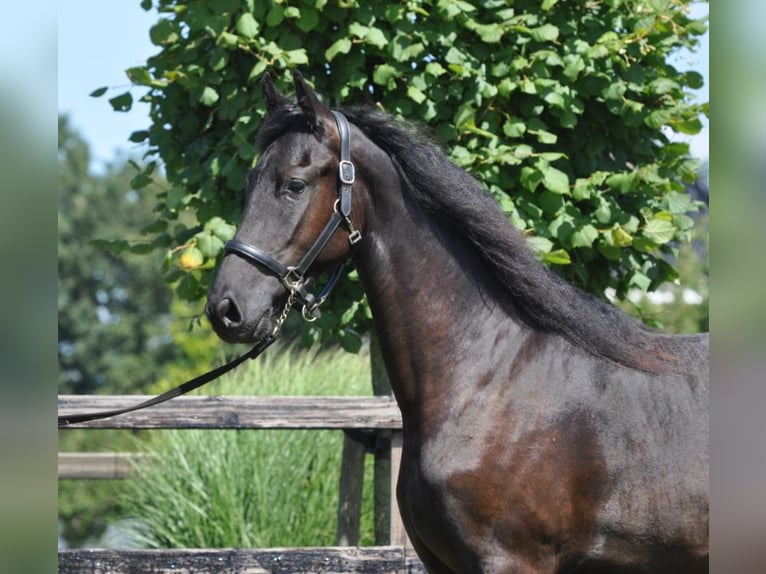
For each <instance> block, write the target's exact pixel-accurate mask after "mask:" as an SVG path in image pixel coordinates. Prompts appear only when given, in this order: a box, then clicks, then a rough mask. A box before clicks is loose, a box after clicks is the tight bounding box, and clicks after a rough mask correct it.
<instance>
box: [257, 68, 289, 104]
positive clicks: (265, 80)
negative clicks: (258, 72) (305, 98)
mask: <svg viewBox="0 0 766 574" xmlns="http://www.w3.org/2000/svg"><path fill="white" fill-rule="evenodd" d="M261 88H262V89H263V99H264V100H265V101H266V111H267V112H268V113H271V112H273V111H274V110H276V109H277V108H280V107H282V106H284V105H286V104H288V103H290V100H288V99H287V98H286V97H285V96H284V95H283V94H282V92H280V91H279V90H278V89H277V88H276V86H274V80H273V79H272V77H271V74H269V73H268V72H266V73H265V74H263V77H262V78H261Z"/></svg>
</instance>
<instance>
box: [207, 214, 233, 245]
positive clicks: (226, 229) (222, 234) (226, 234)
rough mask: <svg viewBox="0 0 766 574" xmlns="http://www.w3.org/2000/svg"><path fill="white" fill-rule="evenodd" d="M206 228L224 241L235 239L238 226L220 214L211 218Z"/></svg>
mask: <svg viewBox="0 0 766 574" xmlns="http://www.w3.org/2000/svg"><path fill="white" fill-rule="evenodd" d="M204 229H205V231H209V232H210V233H212V234H213V235H215V236H216V237H218V238H219V239H221V240H222V241H228V240H229V239H233V238H234V234H235V233H236V231H237V228H236V227H235V226H234V225H231V224H230V223H227V222H226V221H225V220H224V219H223V218H222V217H218V216H216V217H213V218H211V219H210V220H209V221H208V222H207V223H205V227H204Z"/></svg>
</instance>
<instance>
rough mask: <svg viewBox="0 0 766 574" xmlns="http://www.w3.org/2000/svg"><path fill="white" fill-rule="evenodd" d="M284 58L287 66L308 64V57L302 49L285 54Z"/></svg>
mask: <svg viewBox="0 0 766 574" xmlns="http://www.w3.org/2000/svg"><path fill="white" fill-rule="evenodd" d="M285 58H286V59H287V63H288V64H292V65H294V66H302V65H303V64H308V63H309V57H308V54H306V50H305V49H304V48H299V49H297V50H290V51H288V52H285Z"/></svg>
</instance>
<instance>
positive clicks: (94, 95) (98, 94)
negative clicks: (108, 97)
mask: <svg viewBox="0 0 766 574" xmlns="http://www.w3.org/2000/svg"><path fill="white" fill-rule="evenodd" d="M108 89H109V88H108V87H106V86H104V87H103V88H99V89H97V90H93V91H92V92H91V93H90V97H91V98H100V97H101V96H103V95H104V94H105V93H106V91H107V90H108Z"/></svg>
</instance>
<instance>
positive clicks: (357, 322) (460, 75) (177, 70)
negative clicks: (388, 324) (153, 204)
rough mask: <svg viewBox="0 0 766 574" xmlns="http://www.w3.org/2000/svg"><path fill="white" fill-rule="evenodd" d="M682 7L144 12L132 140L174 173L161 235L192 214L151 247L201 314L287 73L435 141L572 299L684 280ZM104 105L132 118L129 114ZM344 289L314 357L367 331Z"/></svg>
mask: <svg viewBox="0 0 766 574" xmlns="http://www.w3.org/2000/svg"><path fill="white" fill-rule="evenodd" d="M689 3H690V2H689V0H596V1H593V2H584V1H578V0H560V1H559V0H543V1H542V2H533V1H532V0H517V1H514V2H506V1H504V0H457V1H453V0H408V1H406V2H377V1H371V0H338V1H328V0H284V1H276V0H269V1H255V0H209V1H207V2H189V1H185V0H158V1H157V2H154V3H153V2H152V1H151V0H144V1H143V2H142V6H143V7H144V8H145V9H147V10H148V9H151V8H152V6H153V5H156V7H157V9H158V11H159V13H160V14H161V18H160V19H159V21H158V22H157V24H155V25H154V26H153V27H152V29H151V31H150V35H151V39H152V41H153V42H154V43H155V44H156V45H157V46H158V47H159V48H160V51H159V53H158V54H157V55H155V56H153V57H151V58H150V59H149V60H148V61H147V63H146V64H145V65H143V66H138V67H134V68H131V69H129V70H128V71H127V73H128V76H129V77H130V79H131V80H132V81H133V83H134V84H136V85H140V86H146V87H148V88H149V91H148V94H147V95H146V96H145V99H146V100H147V101H148V102H149V103H150V104H151V119H152V124H151V126H149V127H148V129H146V130H141V131H138V132H135V133H134V134H133V135H132V136H131V138H132V139H133V140H134V141H148V143H149V145H150V151H149V155H150V156H152V157H154V158H156V159H159V160H161V161H162V162H163V163H164V166H165V168H166V172H167V178H168V182H169V186H170V187H169V189H168V190H167V192H166V193H164V194H163V195H162V197H161V199H160V201H161V209H160V211H159V212H158V218H159V221H160V222H162V223H163V224H164V223H169V222H173V221H176V220H177V218H178V217H179V215H180V214H182V213H184V212H191V213H193V214H194V216H195V218H196V220H197V222H198V223H199V226H197V227H194V228H191V229H190V228H187V227H185V226H178V225H176V226H175V227H174V228H172V229H171V228H170V227H169V226H166V227H164V228H163V229H162V230H160V231H158V235H157V240H159V243H166V244H168V245H170V246H171V248H172V247H174V246H180V245H186V246H188V250H189V251H188V257H187V259H186V260H185V262H186V265H185V266H184V267H185V269H183V270H180V269H179V267H178V266H177V265H176V266H173V265H169V266H168V272H167V277H166V278H167V280H168V281H171V282H174V283H175V285H176V290H177V292H178V294H179V295H180V296H181V297H183V298H187V299H190V300H198V299H201V298H203V297H204V295H205V292H206V290H207V287H208V285H209V284H210V282H211V279H212V276H213V269H214V267H215V265H216V262H217V260H218V258H219V257H220V255H221V252H222V247H223V243H224V241H225V240H226V239H228V238H229V237H230V236H231V234H232V233H233V227H232V224H234V223H236V222H237V220H238V217H239V211H240V205H241V199H242V190H243V182H244V178H245V174H246V173H247V171H248V170H249V169H250V168H251V167H253V166H254V165H255V162H256V161H257V153H256V149H255V146H254V142H255V134H256V131H257V129H258V127H259V125H260V121H261V118H262V116H263V113H264V110H263V105H262V103H261V96H260V91H259V89H258V88H257V81H258V80H259V78H260V76H261V75H262V74H263V73H264V72H266V71H271V72H272V73H273V74H275V76H276V79H277V84H278V85H279V86H280V87H281V89H283V90H289V86H290V85H291V84H290V71H291V70H292V69H293V68H296V67H299V68H300V69H301V71H302V73H303V75H304V76H305V77H307V78H308V79H309V80H310V81H311V82H312V83H313V85H314V87H315V88H316V90H317V92H318V93H319V94H321V95H324V96H325V97H326V98H327V100H328V102H327V103H329V104H331V105H339V104H343V105H347V104H362V103H366V104H370V105H374V106H377V107H380V108H382V109H384V110H386V111H389V112H391V113H393V114H396V115H399V116H402V117H403V118H406V119H408V120H412V121H416V122H418V123H420V124H422V125H423V126H424V127H425V128H426V129H428V130H430V131H431V132H432V133H433V134H434V135H435V137H436V138H438V140H439V141H441V142H442V144H443V145H444V147H445V149H447V150H449V151H448V153H449V155H450V157H451V159H452V160H453V161H454V162H455V163H456V164H458V165H459V166H461V167H463V168H465V169H466V170H468V171H470V172H471V173H472V174H474V175H475V176H476V177H477V178H478V179H479V180H480V181H482V182H483V183H484V184H485V185H486V187H487V188H488V189H489V191H490V192H491V193H492V194H493V196H494V197H495V198H496V199H497V201H498V203H499V204H500V206H501V207H502V209H503V210H504V211H505V212H506V213H507V214H508V216H509V217H510V218H511V219H512V221H513V222H514V223H515V224H516V226H517V227H519V228H520V229H521V230H522V231H523V232H524V233H525V234H526V235H527V237H528V239H529V243H530V245H531V246H532V248H533V249H534V250H535V251H536V252H537V253H538V255H539V257H540V258H541V259H542V260H543V261H544V262H546V263H547V264H549V265H551V266H553V267H554V268H555V269H556V271H558V272H560V273H561V274H562V275H564V276H565V277H566V278H567V279H569V280H570V281H572V282H575V283H577V284H579V285H580V286H582V287H583V288H585V289H587V290H589V291H591V292H593V293H596V294H599V295H603V292H604V290H605V289H606V288H607V287H612V288H613V289H615V291H616V293H617V295H618V297H624V295H625V294H626V293H627V291H628V289H629V288H639V289H642V290H653V289H655V288H657V287H658V286H659V285H660V284H662V283H663V282H665V281H667V280H669V279H673V278H674V277H675V276H676V271H675V269H674V268H673V266H672V265H670V264H669V263H668V262H667V257H666V256H667V255H668V254H669V253H671V252H672V251H673V250H674V249H675V247H674V245H675V243H674V241H678V240H681V241H684V240H687V239H688V238H689V234H690V229H691V227H692V226H693V219H692V218H691V217H690V215H689V213H690V212H693V211H694V210H695V209H696V208H697V204H696V203H695V202H694V201H692V200H691V199H690V198H689V197H688V195H686V194H684V193H683V190H684V185H685V184H687V183H690V182H692V181H693V180H694V178H695V174H696V169H697V162H696V161H695V160H693V159H692V158H690V157H689V147H688V144H685V143H679V142H674V141H671V140H670V139H669V136H668V131H674V132H677V133H684V134H693V133H696V132H697V131H699V129H700V128H701V122H700V116H701V115H702V114H707V113H708V105H707V103H695V102H694V101H693V99H692V98H691V96H690V92H689V90H690V89H694V88H698V87H700V86H701V84H702V77H701V75H700V74H699V73H697V72H693V71H688V72H680V71H678V70H677V69H675V68H674V67H673V66H671V65H670V64H669V63H668V58H669V56H670V55H671V54H673V53H674V52H675V51H677V50H679V49H681V48H689V49H693V48H694V47H695V46H696V45H697V37H698V36H700V35H702V34H703V33H704V32H705V30H706V22H705V21H704V20H694V19H691V18H690V17H689V16H688V15H687V7H688V5H689ZM104 91H105V89H104V90H99V91H98V92H97V93H99V94H100V93H103V92H104ZM110 101H111V103H112V105H113V106H114V107H115V109H118V110H119V109H125V108H129V106H130V105H131V102H132V96H131V94H130V92H127V93H125V94H120V95H118V96H115V97H113V98H112V99H111V100H110ZM155 168H156V164H150V165H149V167H148V168H147V169H146V170H145V171H144V172H143V173H142V174H141V175H140V178H139V181H137V182H136V183H138V184H141V183H148V182H150V181H151V178H152V177H153V173H154V169H155ZM350 285H351V286H350V288H349V292H348V293H347V294H346V295H345V296H343V295H341V296H340V297H337V296H335V297H334V298H333V300H332V302H331V305H330V306H329V309H328V310H329V312H326V313H325V316H324V318H323V320H322V321H320V322H318V323H315V324H312V325H307V326H305V331H304V334H305V335H307V337H308V338H309V339H310V340H314V339H317V338H319V337H320V335H321V336H325V335H327V334H330V333H335V334H339V335H341V336H343V334H344V333H345V334H346V340H349V339H348V333H349V332H350V331H349V330H348V328H351V329H352V330H356V331H361V330H363V329H365V328H366V327H367V326H368V323H369V312H368V310H367V308H366V306H365V305H364V304H361V303H360V297H359V294H358V292H357V291H358V290H357V289H356V288H355V286H354V284H353V282H352V283H351V284H350ZM352 346H353V345H352Z"/></svg>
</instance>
